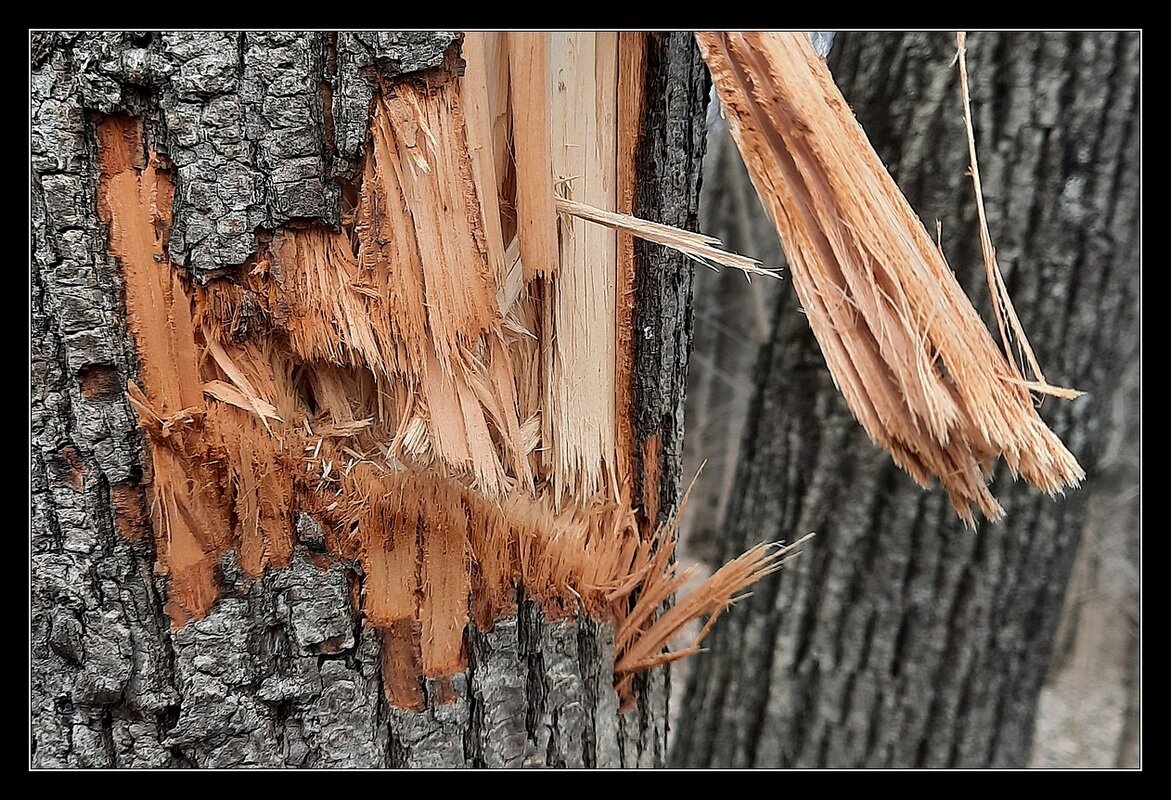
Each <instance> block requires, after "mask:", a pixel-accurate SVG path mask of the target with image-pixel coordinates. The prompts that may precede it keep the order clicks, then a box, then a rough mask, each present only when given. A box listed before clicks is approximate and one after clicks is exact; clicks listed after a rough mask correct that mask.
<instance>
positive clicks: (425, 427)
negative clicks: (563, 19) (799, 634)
mask: <svg viewBox="0 0 1171 800" xmlns="http://www.w3.org/2000/svg"><path fill="white" fill-rule="evenodd" d="M559 37H560V38H559ZM525 38H526V37H523V36H522V37H515V38H514V37H512V36H508V37H506V36H504V35H489V36H483V35H481V36H476V37H471V36H469V37H468V38H467V39H466V40H464V41H463V42H462V44H463V49H462V50H461V37H459V36H457V35H456V34H448V33H437V34H423V33H402V34H385V33H381V34H365V33H359V32H340V33H336V34H333V33H328V32H323V33H306V34H288V33H252V32H250V33H243V34H241V33H213V34H196V33H175V34H170V33H163V34H129V33H99V34H65V33H51V34H35V35H34V39H33V47H32V65H31V67H32V118H33V131H32V150H33V152H32V157H33V182H32V183H33V197H32V206H33V217H32V226H33V253H32V256H33V257H32V321H33V326H32V342H31V350H32V415H33V422H32V435H33V438H32V448H31V454H30V455H31V467H32V490H33V491H32V545H33V569H32V577H33V583H32V604H33V621H32V630H31V643H32V655H33V666H32V698H31V699H32V710H33V721H32V758H33V762H34V764H37V765H43V766H66V765H68V766H244V765H259V766H464V765H473V766H481V765H482V766H517V765H549V766H655V765H660V764H662V763H663V759H664V743H665V735H666V729H665V725H666V721H665V703H666V695H667V675H666V671H665V669H663V668H662V667H661V666H658V665H660V664H661V663H662V662H663V661H665V660H666V659H667V658H668V657H670V656H667V655H666V654H664V653H662V644H663V643H664V642H665V640H666V638H669V637H670V636H671V634H672V632H673V631H674V630H675V629H676V628H678V627H679V626H681V625H682V624H683V623H684V622H686V617H690V616H694V615H696V614H701V613H709V612H710V611H712V610H714V609H715V608H718V607H719V606H720V605H722V599H721V598H723V597H726V595H727V594H728V593H731V592H734V591H736V589H737V587H738V586H739V585H740V584H741V583H742V582H744V581H746V580H750V579H751V578H752V577H753V576H755V575H757V574H759V572H760V571H761V570H763V569H766V568H767V565H766V563H765V560H766V559H765V555H764V553H763V552H762V551H760V550H751V551H750V552H749V553H748V554H746V556H745V558H743V559H738V560H736V561H734V562H733V563H732V564H729V566H728V570H727V571H725V572H724V573H723V577H722V578H721V579H720V580H717V581H716V582H715V583H713V584H712V590H711V592H710V593H709V594H708V595H706V598H707V600H706V601H704V600H702V598H701V599H700V600H693V601H692V602H691V604H690V605H686V604H685V605H683V606H681V607H679V608H677V609H675V610H673V611H671V612H667V613H666V614H663V615H662V616H660V615H659V613H658V612H659V608H660V604H661V602H662V601H663V600H665V599H666V598H667V597H668V596H669V595H670V593H671V590H672V589H673V588H674V587H675V586H677V585H678V580H677V579H675V578H672V577H671V568H670V563H669V562H670V552H671V546H670V540H671V537H672V536H673V530H674V529H673V527H672V526H670V525H666V524H665V523H666V522H667V521H668V519H669V518H670V517H671V515H672V514H673V512H674V509H675V506H676V504H677V499H678V478H679V445H680V433H681V412H680V402H681V398H682V386H683V379H684V375H685V372H686V357H687V351H688V344H689V336H690V318H689V316H688V311H687V309H688V303H689V295H690V271H689V270H690V267H689V266H688V265H687V264H686V263H685V262H684V259H683V257H682V256H679V255H677V254H672V253H669V252H666V251H662V250H661V249H659V248H657V247H653V246H649V245H643V244H641V243H635V242H632V241H631V240H630V238H629V237H628V236H627V235H626V234H623V233H615V232H614V231H611V230H609V229H606V228H602V227H598V226H595V225H592V224H590V223H587V222H585V221H583V220H579V219H572V218H570V217H568V216H566V215H564V214H561V215H557V214H556V212H555V209H554V205H553V204H552V203H549V204H547V205H545V206H541V205H540V204H538V205H537V206H535V207H534V208H533V211H532V216H531V217H525V219H526V220H528V221H529V222H533V224H531V225H528V226H524V225H519V224H518V222H517V206H521V205H522V204H523V203H524V200H523V198H528V197H531V196H532V195H529V194H525V193H523V192H518V189H517V187H518V186H524V185H527V184H530V183H531V184H533V185H539V184H540V182H541V181H544V184H545V187H546V193H547V194H549V196H550V197H551V196H552V195H551V192H550V191H549V187H551V185H553V183H554V182H560V183H559V184H558V185H559V186H560V187H561V188H560V189H559V191H561V192H562V195H563V197H564V199H565V200H567V201H577V202H584V203H587V204H589V205H593V206H599V207H602V208H606V209H613V210H617V211H625V212H632V213H635V214H637V215H638V216H640V217H642V218H645V219H649V220H653V221H662V222H666V223H669V224H673V225H677V226H680V227H693V226H694V223H695V214H696V202H697V194H698V175H699V161H700V158H701V156H702V149H703V125H702V120H703V109H704V102H705V97H706V89H707V85H706V80H707V79H706V74H705V72H704V70H703V66H702V63H701V62H700V60H699V56H698V53H697V51H696V48H695V46H694V44H693V42H692V39H691V37H690V36H687V35H685V34H670V35H645V36H644V35H642V34H631V35H627V34H623V35H621V36H619V35H617V34H598V35H593V34H590V35H578V34H560V35H555V36H553V37H551V38H550V42H549V46H548V49H547V52H544V53H543V54H542V59H543V60H541V59H537V58H534V53H538V54H540V51H539V50H536V49H534V48H530V47H525V46H524V45H525ZM461 56H462V57H461ZM509 69H511V70H512V71H514V72H516V73H517V75H519V76H520V77H519V78H518V79H517V80H516V81H515V82H513V83H512V84H511V89H509V85H510V84H509V83H508V81H507V80H502V79H501V76H502V75H505V76H507V75H508V74H509ZM542 70H543V71H542ZM542 75H543V76H544V77H543V78H542V77H541V76H542ZM566 76H578V77H577V78H575V79H569V78H567V77H566ZM555 78H556V79H557V80H554V79H555ZM586 78H588V80H587V79H586ZM541 81H544V84H543V85H545V86H550V87H559V88H558V90H557V91H550V93H549V94H548V96H547V100H548V103H547V108H542V104H541V103H536V102H534V103H530V104H527V105H525V109H526V111H528V112H532V113H535V114H537V115H538V116H539V115H540V114H541V113H544V114H546V115H547V118H548V119H550V120H553V121H556V122H557V123H558V124H559V125H561V126H562V127H557V126H556V125H554V126H553V127H552V128H549V127H546V128H537V127H534V126H532V125H529V124H526V125H524V126H521V124H520V117H519V115H517V114H516V113H515V111H516V109H517V107H518V104H517V97H518V88H517V87H518V85H519V86H520V87H522V89H523V87H524V86H526V85H531V84H533V83H534V82H537V83H540V82H541ZM599 120H600V121H601V122H599ZM591 126H593V127H591ZM502 130H503V134H502V132H501V131H502ZM509 131H511V134H509ZM550 133H551V134H552V136H553V139H552V140H550V139H549V134H550ZM502 135H503V136H506V137H507V136H511V137H512V143H513V145H514V149H515V152H516V154H517V155H516V157H515V159H514V158H513V157H512V156H511V155H510V151H509V149H508V148H505V147H502V146H500V144H499V142H500V141H501V136H502ZM583 135H584V136H588V141H590V142H596V143H597V146H596V147H591V148H580V147H574V146H572V145H573V144H574V142H575V141H576V138H580V137H582V136H583ZM542 137H544V141H542ZM540 153H545V154H546V158H545V160H544V161H542V160H541V159H540V158H538V157H537V156H538V155H539V154H540ZM542 164H544V165H545V166H544V167H543V168H542V166H541V165H542ZM542 169H543V172H542V171H541V170H542ZM533 170H537V172H536V173H534V172H533ZM485 186H487V187H490V190H489V191H484V187H485ZM636 186H637V187H638V188H637V191H636V190H635V188H634V187H636ZM514 203H515V205H514ZM542 209H543V210H542ZM541 214H545V215H547V216H545V217H543V218H542V217H541ZM542 219H543V220H544V222H543V223H541V220H542ZM550 231H552V235H551V234H550ZM533 262H535V263H533ZM626 320H633V321H634V327H633V330H634V331H635V332H636V333H635V335H633V336H631V335H627V334H625V333H623V332H622V329H623V328H624V326H623V322H624V321H626ZM626 330H629V328H626ZM717 577H719V576H717ZM721 581H722V582H721ZM705 602H706V604H705ZM469 623H471V624H469ZM616 689H617V691H616Z"/></svg>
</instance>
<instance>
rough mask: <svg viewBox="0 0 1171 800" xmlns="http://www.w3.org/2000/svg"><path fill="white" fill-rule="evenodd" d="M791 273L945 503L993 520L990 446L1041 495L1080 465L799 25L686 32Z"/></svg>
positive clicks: (878, 415) (826, 345) (859, 405)
mask: <svg viewBox="0 0 1171 800" xmlns="http://www.w3.org/2000/svg"><path fill="white" fill-rule="evenodd" d="M696 37H697V39H698V41H699V45H700V49H701V51H702V53H703V57H704V60H705V61H706V62H707V64H708V66H709V68H710V69H711V72H712V76H713V79H714V81H715V85H716V89H717V92H718V94H719V97H720V102H721V108H722V110H723V113H724V115H725V116H726V118H727V119H728V125H729V128H730V130H731V132H732V136H733V138H734V139H735V141H736V145H737V147H738V148H739V150H740V153H741V155H742V156H743V157H744V162H745V164H746V165H747V167H748V173H749V175H750V177H751V178H752V182H753V185H754V186H755V187H756V190H757V194H758V195H759V196H760V198H761V202H762V203H763V204H764V207H765V209H766V210H767V211H768V213H769V215H770V217H771V218H772V220H773V222H774V223H775V225H776V227H777V231H778V233H779V234H780V238H781V242H782V244H783V245H784V249H785V252H786V254H787V256H788V259H789V263H790V267H791V270H792V276H793V286H794V288H795V289H796V291H797V294H798V296H799V297H800V298H801V303H802V305H803V306H804V309H805V313H806V316H807V318H808V320H809V324H810V327H811V328H812V329H813V333H814V335H815V336H816V337H817V341H818V343H819V344H820V345H821V350H822V353H823V355H824V356H825V359H826V364H827V365H828V366H829V368H830V371H831V372H832V373H833V376H834V380H835V383H836V384H837V385H838V387H839V389H840V390H841V392H842V395H843V397H844V398H845V399H846V402H847V404H848V405H849V406H850V409H851V410H852V411H853V413H854V415H855V417H857V419H858V420H859V422H861V424H862V426H863V427H864V428H865V429H866V432H867V433H868V434H869V435H870V437H871V439H873V440H874V441H875V442H876V443H878V444H879V445H881V446H882V447H884V448H885V449H886V450H887V451H888V452H889V453H890V454H891V456H892V458H893V459H894V460H895V462H896V463H897V464H898V465H899V466H901V467H902V468H903V469H905V470H906V471H907V472H908V473H909V474H910V475H911V476H912V477H913V478H914V479H915V480H916V481H918V482H919V483H920V484H922V485H926V484H927V482H928V481H930V480H931V479H932V478H933V477H934V478H937V479H938V480H939V482H940V484H941V485H942V486H943V488H944V489H945V490H946V491H947V493H948V496H949V498H950V499H951V502H952V505H953V506H954V508H955V510H956V512H957V513H958V514H959V515H960V516H961V517H962V518H963V519H964V520H965V521H967V522H968V523H969V524H972V525H974V519H975V517H974V513H973V512H974V510H975V511H978V512H979V513H981V514H983V515H984V516H985V517H987V518H989V519H997V518H999V517H1000V516H1001V515H1002V514H1003V509H1001V507H1000V505H999V504H998V503H997V502H996V500H995V498H993V496H992V494H991V492H989V490H988V487H987V486H986V480H987V475H988V474H989V471H990V469H991V463H992V461H993V460H994V459H995V458H1003V459H1004V461H1005V463H1006V464H1007V465H1008V467H1009V469H1010V470H1011V471H1012V473H1013V474H1014V475H1020V476H1022V477H1024V478H1025V479H1026V480H1027V481H1029V482H1030V483H1032V484H1033V485H1034V486H1037V487H1038V488H1040V489H1042V490H1044V491H1046V492H1048V493H1050V494H1053V493H1055V492H1059V491H1061V490H1063V489H1064V488H1065V487H1067V486H1076V485H1077V483H1078V482H1079V481H1080V480H1081V479H1082V478H1083V477H1084V473H1083V471H1082V469H1081V467H1080V466H1079V465H1078V463H1077V461H1076V460H1075V459H1074V457H1073V455H1072V454H1071V453H1070V452H1069V451H1068V450H1067V449H1066V448H1065V446H1064V445H1063V444H1062V443H1061V441H1060V440H1059V439H1058V438H1057V437H1056V436H1055V435H1054V434H1053V432H1052V431H1050V430H1049V428H1047V427H1046V426H1045V423H1044V422H1043V421H1042V420H1041V418H1040V416H1039V415H1038V413H1037V410H1036V408H1035V406H1034V403H1033V398H1032V396H1031V394H1030V392H1029V387H1028V386H1027V385H1026V384H1025V382H1023V381H1022V380H1021V379H1020V378H1019V375H1018V374H1017V370H1016V368H1015V366H1014V365H1013V364H1011V363H1009V361H1008V360H1006V358H1005V356H1004V354H1002V353H1001V352H1000V351H999V349H998V348H997V347H996V344H995V342H994V341H993V340H992V337H991V336H990V335H989V333H988V330H987V328H986V327H985V326H984V324H983V322H982V321H981V320H980V317H979V314H977V312H976V310H975V308H974V307H973V306H972V304H971V302H970V301H969V300H968V298H967V297H966V296H965V295H964V292H963V290H962V288H961V287H960V285H959V283H958V282H957V281H956V279H955V275H954V274H953V273H952V271H951V269H950V268H949V267H948V265H947V262H946V261H945V260H944V257H943V254H942V252H941V250H940V249H939V248H938V247H937V246H936V244H935V242H933V241H932V240H931V237H930V235H929V234H928V233H927V231H926V229H925V228H924V227H923V224H922V223H921V222H920V220H919V219H918V218H917V217H916V216H915V213H914V211H913V210H912V209H911V207H910V205H909V204H908V203H907V200H906V198H905V197H903V194H902V192H900V191H899V188H898V186H897V185H895V182H894V180H893V179H892V178H891V176H890V174H889V173H888V172H887V170H886V168H885V167H884V166H883V164H882V161H881V160H880V159H879V157H878V155H877V154H876V153H875V152H874V149H873V147H871V145H870V143H869V141H868V140H867V139H866V134H865V133H864V132H863V130H862V128H861V126H859V125H858V123H857V121H856V120H855V119H854V117H853V115H852V114H851V113H850V109H849V107H848V106H847V105H846V102H845V99H844V98H843V97H842V95H841V92H840V91H839V90H838V89H837V86H836V85H834V82H833V79H832V77H831V76H830V74H829V70H828V68H827V67H826V65H825V63H824V61H823V60H822V59H821V58H820V57H818V56H817V54H816V53H815V52H814V50H813V47H812V45H811V44H810V43H809V41H808V39H807V37H805V36H804V35H803V34H800V33H699V34H697V35H696Z"/></svg>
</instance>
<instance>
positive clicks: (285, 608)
mask: <svg viewBox="0 0 1171 800" xmlns="http://www.w3.org/2000/svg"><path fill="white" fill-rule="evenodd" d="M457 42H458V37H457V36H456V35H454V34H443V33H437V34H436V33H385V32H382V33H358V32H341V33H328V32H316V33H257V32H248V33H234V32H228V33H210V34H209V33H193V32H184V33H162V34H155V33H144V34H131V33H117V32H111V33H96V34H94V33H81V34H76V33H34V34H33V36H32V41H31V65H30V67H31V98H30V101H31V113H32V131H31V138H32V181H31V184H32V185H31V190H32V201H31V203H32V218H31V224H32V233H33V239H32V254H31V304H32V308H31V318H32V329H31V334H30V350H31V387H30V406H31V414H32V425H31V427H32V430H31V433H32V441H31V443H30V465H31V547H32V574H31V578H32V580H31V587H30V589H31V604H32V621H31V629H30V647H31V698H30V704H31V712H32V720H31V732H30V737H31V742H30V745H31V760H32V763H33V764H34V765H36V766H44V767H50V766H93V767H133V766H209V767H230V766H304V767H328V766H364V767H386V766H465V765H467V766H505V765H509V766H512V765H519V764H525V765H529V764H536V765H540V764H547V765H555V766H659V765H661V764H662V763H663V761H664V759H665V740H666V700H667V692H668V685H667V680H668V678H667V674H666V671H665V670H655V671H652V672H651V673H649V674H647V675H646V676H645V677H643V678H641V679H640V680H639V681H638V682H637V687H636V688H637V700H638V702H637V705H636V707H635V708H634V709H632V710H631V711H628V712H620V711H619V709H618V700H617V696H616V694H615V692H614V690H613V667H614V653H613V631H612V630H610V628H609V626H608V625H606V624H602V623H598V622H595V621H593V620H589V619H572V620H569V621H559V622H549V621H546V620H544V619H543V618H542V616H541V614H540V613H539V611H538V610H537V609H536V608H535V606H533V605H532V604H529V603H525V604H523V605H522V607H521V611H520V613H519V614H518V615H517V617H515V618H511V619H505V620H501V621H499V622H498V623H497V624H496V626H495V627H494V628H493V630H492V631H490V632H487V633H480V632H472V633H469V641H468V648H469V654H470V655H469V663H470V667H469V669H468V671H467V672H466V673H464V674H462V675H458V676H456V679H455V680H454V688H455V695H456V697H455V702H454V703H449V704H435V705H432V706H431V707H429V708H428V709H427V710H426V711H424V712H421V713H414V712H404V711H398V710H394V709H391V708H389V707H388V705H387V703H386V700H385V699H384V694H383V689H382V685H381V684H382V677H381V661H380V645H379V640H378V636H377V634H376V633H375V631H373V630H372V629H370V628H368V627H366V626H364V624H363V622H362V620H361V616H360V614H359V613H358V611H357V610H356V608H355V607H354V604H353V602H352V598H353V597H354V593H353V592H352V583H353V582H354V581H358V580H360V576H359V575H358V573H357V571H356V569H355V567H354V565H353V564H350V563H347V562H345V561H343V560H341V559H338V558H335V557H333V556H329V555H327V554H324V553H322V552H320V538H321V537H320V530H319V529H318V530H314V526H313V525H310V524H301V525H299V526H298V527H299V530H298V535H299V538H300V541H299V543H298V544H297V547H296V550H295V553H294V556H293V559H292V562H291V564H290V565H289V566H288V567H287V568H283V569H279V570H274V571H271V572H270V573H269V574H267V575H266V576H265V577H264V578H263V579H260V580H255V581H250V580H247V579H245V577H244V576H243V573H242V571H241V570H240V569H239V568H238V566H237V565H236V563H235V560H234V559H233V558H232V557H230V556H229V557H228V558H226V559H225V561H224V563H223V564H222V565H221V567H222V576H221V577H222V585H223V594H222V596H221V599H220V600H219V602H218V604H217V606H216V607H215V609H214V610H213V611H212V613H210V614H209V615H208V616H207V617H206V618H204V619H202V620H198V621H193V622H190V623H188V624H186V625H185V626H183V627H182V628H180V629H179V630H175V631H172V630H171V629H170V628H169V624H168V620H167V618H166V616H165V614H164V612H163V596H162V595H163V587H162V584H161V583H160V582H159V579H158V577H157V576H155V575H154V574H152V566H153V564H154V561H155V559H154V553H153V546H152V544H151V541H152V539H151V537H150V536H149V535H147V536H144V537H141V538H138V539H131V538H127V537H125V536H123V535H121V531H120V530H119V523H120V522H121V523H125V522H126V521H127V520H130V521H133V520H134V518H135V515H137V516H138V521H139V523H140V524H146V525H149V515H148V514H147V512H146V510H145V509H144V508H141V507H135V506H134V505H133V502H131V501H128V500H127V498H132V499H133V498H134V497H135V496H136V495H135V491H136V487H138V486H139V485H140V484H141V482H142V480H143V466H142V465H143V451H142V442H141V439H140V434H139V432H138V430H137V427H136V420H135V417H134V414H133V413H132V412H131V410H130V408H129V406H128V405H127V403H126V401H125V399H124V387H125V386H126V383H127V380H128V379H129V378H132V377H135V375H136V366H135V356H134V352H133V346H132V345H131V344H130V342H129V340H128V339H127V332H126V326H125V319H124V315H125V309H124V305H123V299H122V296H121V287H120V278H119V269H118V266H117V263H116V262H115V260H114V259H113V258H111V257H110V256H109V255H108V253H107V247H106V236H107V232H106V230H105V229H104V226H103V225H102V224H101V223H100V221H99V218H98V214H97V210H96V207H95V190H96V188H97V181H98V169H97V153H96V142H95V136H94V126H95V122H96V121H97V119H99V117H100V115H102V114H108V113H127V112H128V113H131V114H134V115H136V116H139V117H142V118H143V119H144V121H145V126H144V127H145V130H146V131H147V136H148V139H149V140H150V144H151V145H152V146H154V147H157V149H158V150H159V151H160V152H163V153H165V154H166V155H167V156H168V157H169V159H170V160H171V161H172V162H173V163H174V164H175V167H176V182H177V190H176V198H175V223H174V229H173V231H172V236H171V240H170V247H171V254H172V257H173V259H174V261H175V263H176V264H181V265H184V266H185V267H186V268H187V269H189V270H190V272H191V273H192V275H193V276H194V277H195V278H196V279H197V280H204V279H207V278H208V277H209V276H210V275H212V274H214V273H215V272H216V271H219V270H223V269H225V268H230V267H233V266H236V265H239V264H242V263H243V262H244V261H245V260H246V259H247V258H248V257H249V256H250V255H251V254H252V253H253V252H254V250H255V247H256V235H257V231H264V230H272V229H273V228H274V227H276V226H279V225H282V224H285V223H288V222H293V221H300V220H310V221H313V220H318V221H324V222H327V223H331V224H334V225H336V224H337V223H338V214H339V210H340V209H339V206H340V203H339V197H340V195H341V180H343V179H346V178H349V177H352V176H353V175H354V174H355V172H356V170H357V168H358V165H359V164H360V159H361V150H362V147H363V143H364V141H365V136H366V125H367V121H368V118H369V106H370V99H371V97H372V94H373V92H374V91H375V86H376V83H377V79H378V74H379V73H381V74H382V75H385V76H393V75H396V74H401V73H404V72H411V71H415V70H420V69H425V68H429V67H433V66H436V65H437V64H439V63H440V62H441V61H442V59H443V58H444V55H445V53H446V52H447V51H448V50H449V48H450V47H452V46H455V45H456V43H457ZM647 63H648V73H647V79H646V96H645V97H646V114H647V116H646V127H645V129H644V135H643V141H642V146H641V150H640V153H639V171H640V177H641V180H640V185H641V186H642V189H641V191H640V194H639V196H638V201H637V208H636V211H637V213H639V214H640V215H642V216H644V217H647V218H650V219H656V220H662V221H665V222H668V223H671V224H676V225H688V226H691V227H694V223H695V215H696V207H697V203H698V175H699V164H700V160H701V158H702V151H703V146H704V136H703V124H702V123H703V113H704V105H705V102H706V98H707V76H706V72H705V71H704V69H703V66H702V61H701V60H700V59H699V55H698V52H697V50H696V48H695V45H694V42H693V41H692V38H691V37H690V36H689V35H687V34H682V33H676V34H653V35H650V36H649V39H648V54H647ZM640 252H641V257H640V259H639V261H638V267H637V268H638V285H637V294H636V308H637V314H638V319H639V324H640V326H642V327H640V330H644V329H645V330H646V331H648V334H647V335H646V336H645V337H642V336H640V337H637V341H636V348H637V349H636V354H635V355H636V360H637V364H638V365H639V373H638V375H637V376H636V381H637V386H638V389H639V390H640V391H639V392H638V393H637V403H638V409H637V410H638V413H639V418H640V420H642V419H645V420H648V422H647V424H645V425H641V426H640V427H639V429H638V432H639V435H640V436H641V437H642V438H643V439H645V438H649V437H650V436H652V435H654V434H656V433H658V432H660V431H665V432H666V434H665V435H664V436H663V437H662V440H661V441H662V442H663V443H664V444H663V452H662V455H661V458H660V461H661V464H662V470H661V475H662V478H661V484H660V495H661V497H662V503H661V507H662V508H663V509H664V512H669V510H670V509H671V508H672V507H673V504H674V498H675V496H676V495H677V491H678V487H677V480H678V474H679V444H678V436H677V433H678V432H679V431H680V430H681V419H682V411H681V402H682V385H683V380H684V377H685V375H686V362H687V354H688V349H689V344H690V339H689V337H690V327H689V322H690V320H689V316H688V308H689V304H690V291H691V283H690V277H689V270H690V266H689V265H688V264H687V263H686V262H685V261H684V259H682V258H681V257H679V256H674V255H669V254H662V253H655V254H654V256H653V258H652V257H650V256H649V255H648V254H647V252H646V251H640ZM648 343H653V344H654V347H653V348H652V347H650V346H649V345H648ZM302 519H303V521H304V520H307V518H302ZM434 688H435V687H433V686H430V685H428V687H427V689H428V693H429V694H430V693H431V692H432V690H433V689H434Z"/></svg>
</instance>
